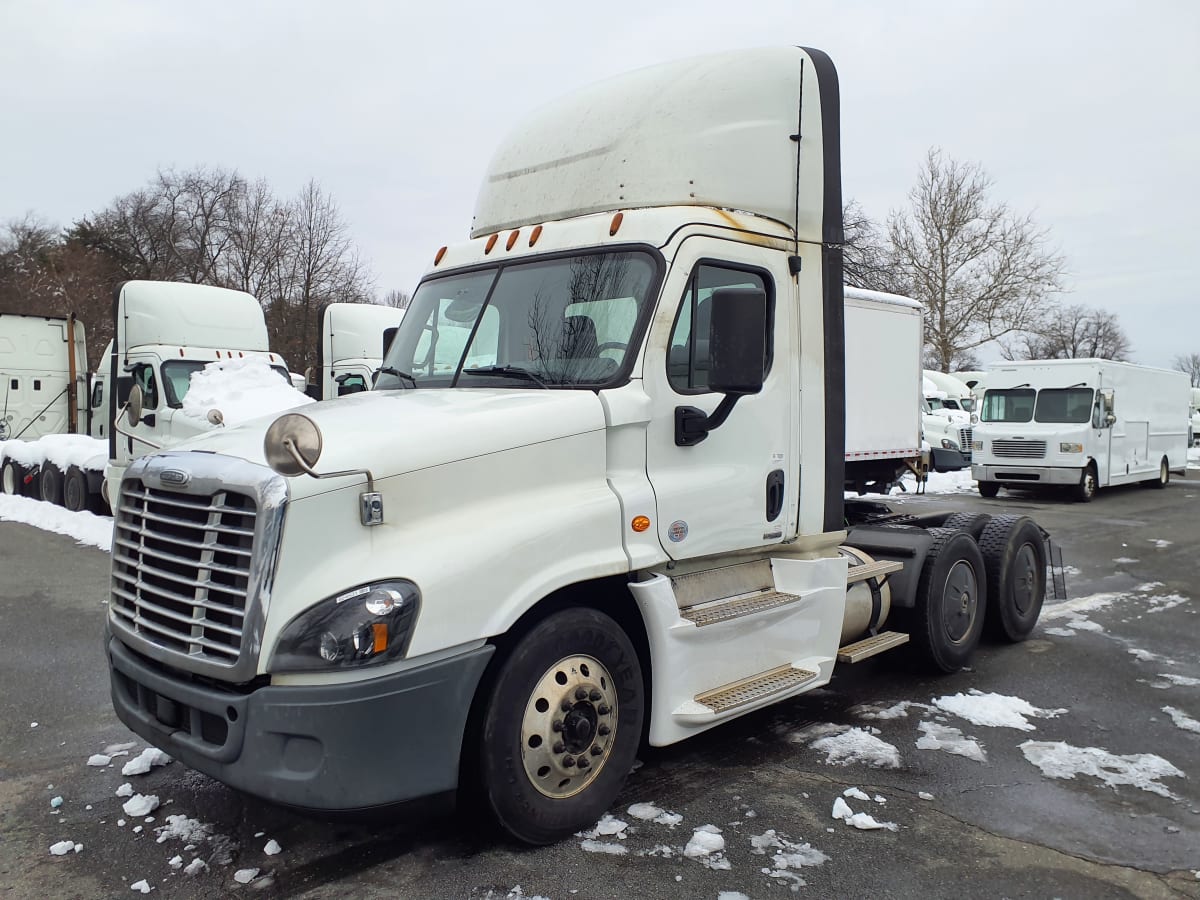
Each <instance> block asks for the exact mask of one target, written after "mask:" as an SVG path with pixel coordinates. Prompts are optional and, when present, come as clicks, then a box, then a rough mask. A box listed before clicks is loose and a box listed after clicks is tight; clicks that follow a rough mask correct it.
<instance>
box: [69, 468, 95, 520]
mask: <svg viewBox="0 0 1200 900" xmlns="http://www.w3.org/2000/svg"><path fill="white" fill-rule="evenodd" d="M89 501H90V498H89V497H88V481H87V476H86V475H84V474H83V470H82V469H80V468H79V467H78V466H71V468H69V469H67V475H66V477H65V478H64V479H63V506H65V507H66V508H67V509H69V510H71V512H82V511H84V510H86V509H88V507H89V506H90V505H91V504H90V502H89Z"/></svg>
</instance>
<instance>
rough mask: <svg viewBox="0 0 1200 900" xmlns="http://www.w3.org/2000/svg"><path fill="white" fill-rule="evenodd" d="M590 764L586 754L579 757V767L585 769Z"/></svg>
mask: <svg viewBox="0 0 1200 900" xmlns="http://www.w3.org/2000/svg"><path fill="white" fill-rule="evenodd" d="M590 765H591V763H589V762H588V760H587V757H586V756H581V757H579V768H581V769H586V768H587V767H588V766H590Z"/></svg>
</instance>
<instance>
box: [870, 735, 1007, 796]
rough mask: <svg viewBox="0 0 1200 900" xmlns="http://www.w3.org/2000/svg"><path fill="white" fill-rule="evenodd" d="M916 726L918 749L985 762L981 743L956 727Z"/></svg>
mask: <svg viewBox="0 0 1200 900" xmlns="http://www.w3.org/2000/svg"><path fill="white" fill-rule="evenodd" d="M918 727H919V728H920V729H921V736H920V737H919V738H917V749H918V750H943V751H945V752H946V753H953V754H955V755H957V756H965V757H966V758H967V759H973V760H975V761H976V762H987V753H986V752H985V751H984V749H983V745H981V744H980V743H979V741H977V740H976V739H975V738H969V737H965V736H964V735H963V733H962V732H961V731H959V730H958V729H957V728H952V727H951V726H949V725H939V724H938V723H937V722H922V723H921V724H920V725H919V726H918ZM860 799H861V798H860Z"/></svg>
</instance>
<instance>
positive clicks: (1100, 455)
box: [971, 359, 1189, 502]
mask: <svg viewBox="0 0 1200 900" xmlns="http://www.w3.org/2000/svg"><path fill="white" fill-rule="evenodd" d="M986 384H987V389H986V390H985V392H984V395H983V405H982V409H981V410H980V423H979V425H978V426H976V428H975V434H974V441H975V446H974V458H973V465H972V466H971V475H972V477H973V478H974V479H975V480H976V481H977V482H979V493H980V494H982V495H983V496H985V497H994V496H996V494H997V492H998V491H999V490H1000V487H1001V486H1007V487H1020V488H1031V487H1038V486H1041V485H1060V486H1068V487H1070V488H1072V489H1073V493H1074V495H1075V498H1076V499H1078V500H1081V501H1084V502H1087V501H1089V500H1091V499H1092V497H1093V496H1095V494H1096V491H1097V490H1099V489H1100V488H1102V487H1108V486H1109V485H1118V484H1130V483H1133V482H1144V483H1148V484H1151V485H1153V486H1155V487H1165V486H1166V484H1167V482H1168V481H1169V480H1170V478H1171V473H1172V472H1183V471H1185V470H1186V468H1187V427H1188V425H1187V422H1188V420H1187V415H1188V399H1189V397H1188V390H1189V386H1188V378H1187V376H1186V375H1184V374H1183V373H1182V372H1169V371H1167V370H1165V369H1153V368H1150V367H1148V366H1136V365H1133V364H1131V363H1124V362H1114V361H1112V360H1106V359H1056V360H1030V361H1023V362H1011V363H1004V364H1002V365H996V366H993V367H992V369H991V370H990V371H989V372H988V375H987V382H986Z"/></svg>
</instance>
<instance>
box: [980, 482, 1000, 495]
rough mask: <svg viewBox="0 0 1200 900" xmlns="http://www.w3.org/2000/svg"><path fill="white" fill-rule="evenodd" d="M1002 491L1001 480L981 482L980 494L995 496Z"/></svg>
mask: <svg viewBox="0 0 1200 900" xmlns="http://www.w3.org/2000/svg"><path fill="white" fill-rule="evenodd" d="M998 493H1000V482H998V481H981V482H979V496H981V497H995V496H996V495H997V494H998Z"/></svg>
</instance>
